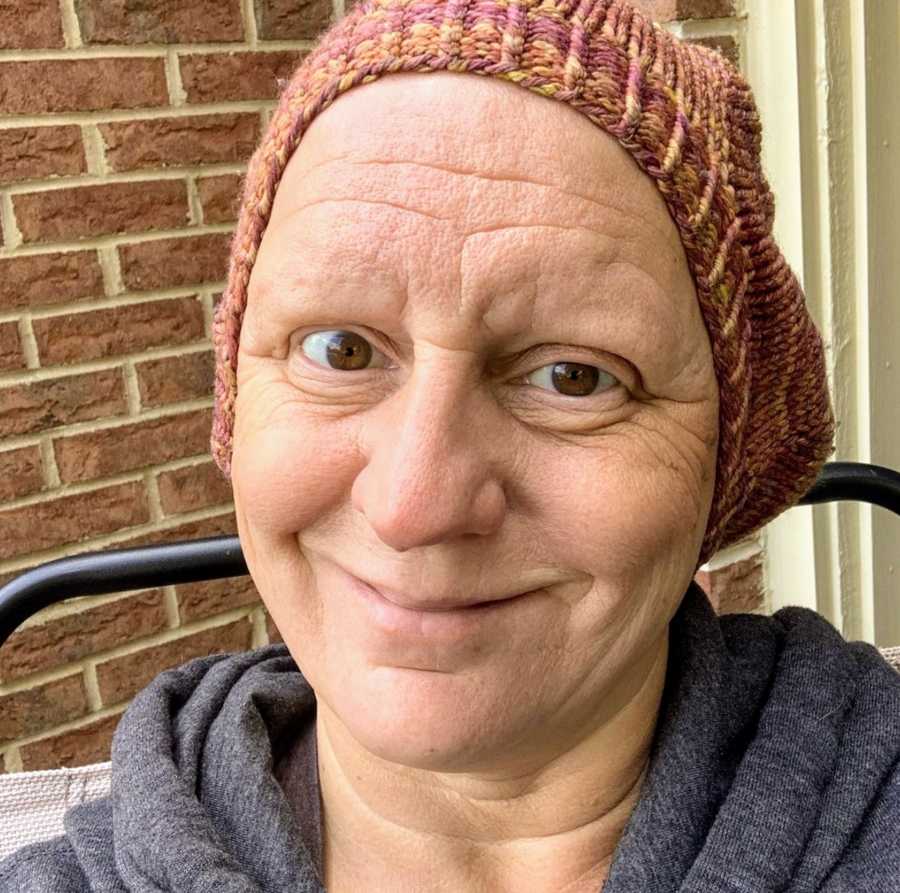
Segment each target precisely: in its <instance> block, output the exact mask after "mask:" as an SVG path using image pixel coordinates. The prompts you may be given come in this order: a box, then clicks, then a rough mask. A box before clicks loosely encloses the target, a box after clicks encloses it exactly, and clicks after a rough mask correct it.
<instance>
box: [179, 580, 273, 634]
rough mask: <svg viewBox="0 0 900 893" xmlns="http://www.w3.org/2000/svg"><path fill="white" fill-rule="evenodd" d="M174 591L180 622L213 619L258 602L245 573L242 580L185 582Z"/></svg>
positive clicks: (253, 586) (250, 581) (257, 596)
mask: <svg viewBox="0 0 900 893" xmlns="http://www.w3.org/2000/svg"><path fill="white" fill-rule="evenodd" d="M175 592H176V593H177V594H178V612H179V614H180V616H181V622H182V623H189V622H191V621H192V620H200V619H202V618H204V617H214V616H215V615H216V614H224V613H225V612H226V611H231V610H232V609H234V608H242V607H243V606H244V605H252V604H255V603H256V602H258V601H259V600H260V599H259V593H258V592H257V591H256V586H255V585H254V584H253V578H252V577H251V576H250V575H249V574H246V575H245V576H243V577H226V578H225V579H223V580H205V581H203V582H200V583H185V584H182V585H181V586H176V587H175Z"/></svg>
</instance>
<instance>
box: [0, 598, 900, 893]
mask: <svg viewBox="0 0 900 893" xmlns="http://www.w3.org/2000/svg"><path fill="white" fill-rule="evenodd" d="M314 723H315V696H314V693H313V691H312V689H311V688H310V686H309V685H308V684H307V682H306V680H305V679H304V678H303V676H302V675H301V674H300V672H299V670H298V669H297V666H296V664H295V663H294V661H293V659H292V658H291V656H290V654H289V652H288V651H287V648H286V646H285V645H283V644H278V645H269V646H266V647H264V648H259V649H257V650H255V651H248V652H242V653H237V654H227V655H215V656H212V657H204V658H200V659H197V660H192V661H190V662H188V663H186V664H184V665H182V666H180V667H177V668H175V669H172V670H167V671H166V672H164V673H161V674H159V675H158V676H157V677H156V678H155V679H154V680H153V682H151V683H150V684H149V685H148V686H147V687H146V688H145V689H144V690H143V691H141V692H140V694H139V695H138V696H137V697H136V698H135V699H134V700H133V701H132V703H131V704H130V706H129V707H128V709H127V710H126V712H125V713H124V715H123V716H122V719H121V720H120V722H119V726H118V728H117V730H116V734H115V737H114V739H113V747H112V764H113V774H112V786H111V789H110V794H109V796H108V797H104V798H102V799H100V800H95V801H92V802H90V803H84V804H80V805H79V806H76V807H74V808H73V809H71V810H70V811H69V812H68V813H67V814H66V819H65V829H66V831H65V834H64V835H61V836H59V837H56V838H54V839H53V840H50V841H47V842H45V843H38V844H33V845H31V846H28V847H25V848H23V849H21V850H19V851H17V852H16V853H13V854H12V855H11V856H9V857H8V858H7V859H6V860H4V861H3V862H0V890H2V891H16V893H22V891H28V893H45V891H53V893H57V891H59V893H62V891H66V893H73V891H79V893H80V891H88V890H92V891H103V893H113V891H117V893H118V891H126V890H130V891H140V893H150V891H160V890H164V891H178V893H181V891H184V893H187V891H190V893H207V891H208V893H250V891H284V893H287V891H291V893H313V891H322V890H323V886H322V884H321V882H320V880H319V874H320V871H321V868H320V864H319V863H320V861H321V847H322V839H321V831H320V820H319V816H320V812H319V809H320V803H319V789H318V778H317V773H316V772H315V771H314V767H315V765H316V763H315V749H314V748H315V735H314V729H315V725H314ZM676 890H677V891H682V893H688V891H691V893H707V891H708V893H714V891H715V893H719V891H721V893H726V891H727V893H766V891H771V893H775V891H779V893H781V891H786V893H813V891H820V893H847V891H867V893H889V891H898V893H900V674H897V673H896V672H895V671H894V670H893V669H892V668H891V667H890V665H888V664H887V663H886V661H885V660H884V659H883V658H882V657H881V655H880V654H879V653H878V651H877V649H875V648H873V647H872V646H870V645H867V644H865V643H861V642H854V643H847V642H845V641H844V640H843V639H842V638H841V637H840V635H839V634H838V633H837V632H836V631H835V630H834V628H833V627H832V626H830V625H829V624H828V623H827V622H826V621H825V620H824V619H823V618H822V617H820V616H819V615H817V614H815V613H814V612H812V611H809V610H806V609H804V608H785V609H783V610H781V611H779V612H778V613H777V614H776V615H775V616H774V617H761V616H755V615H750V614H737V615H730V616H726V617H722V618H718V617H717V616H716V615H715V614H714V612H713V610H712V608H711V606H710V604H709V602H708V600H707V598H706V596H705V595H704V593H703V591H702V590H701V589H699V588H698V587H697V586H696V585H695V584H693V583H692V584H691V587H690V588H689V589H688V591H687V593H686V595H685V598H684V601H683V602H682V604H681V607H680V608H679V610H678V613H677V614H676V616H675V618H674V619H673V621H672V624H671V636H670V651H669V665H668V670H667V676H666V686H665V690H664V693H663V701H662V706H661V713H660V717H659V722H658V724H657V728H656V733H655V737H654V742H653V748H652V752H651V763H650V768H649V771H648V774H647V778H646V780H645V783H644V787H643V789H642V791H641V796H640V800H639V802H638V804H637V806H636V808H635V810H634V812H633V813H632V816H631V818H630V820H629V823H628V825H627V827H626V829H625V832H624V834H623V837H622V839H621V840H620V842H619V845H618V847H617V849H616V852H615V855H614V859H613V863H612V867H611V869H610V874H609V877H608V879H607V881H606V883H605V885H604V887H603V893H674V891H676Z"/></svg>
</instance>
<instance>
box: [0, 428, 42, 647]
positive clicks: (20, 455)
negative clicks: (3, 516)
mask: <svg viewBox="0 0 900 893" xmlns="http://www.w3.org/2000/svg"><path fill="white" fill-rule="evenodd" d="M41 468H42V463H41V448H40V447H39V446H37V445H36V444H35V445H34V446H26V447H19V448H18V449H15V450H4V451H3V452H0V502H9V501H10V500H11V499H19V498H21V497H22V496H30V495H31V494H32V493H37V492H39V491H40V490H43V488H44V475H43V473H42V471H41ZM0 585H2V584H0ZM0 653H2V650H0Z"/></svg>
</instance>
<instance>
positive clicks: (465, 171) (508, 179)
mask: <svg viewBox="0 0 900 893" xmlns="http://www.w3.org/2000/svg"><path fill="white" fill-rule="evenodd" d="M349 161H350V163H351V164H380V165H397V164H408V165H414V166H415V167H429V168H433V169H434V170H439V171H444V172H446V173H449V174H455V175H458V176H464V177H476V178H477V179H479V180H485V181H489V182H490V181H494V182H499V183H525V184H528V185H529V186H537V187H539V188H543V189H553V190H556V191H557V192H560V193H562V194H563V195H567V196H569V197H570V198H578V199H581V200H582V201H585V202H589V203H590V204H593V205H598V206H599V207H601V208H611V209H612V210H614V211H618V212H619V213H620V214H621V215H622V216H623V217H630V218H632V219H633V220H637V221H638V222H640V223H642V224H646V223H648V222H649V221H648V220H647V219H646V218H645V217H643V216H641V215H640V214H634V213H632V212H631V211H630V210H629V208H628V207H627V206H622V205H617V204H615V203H614V202H602V201H600V200H599V199H597V198H594V197H592V196H590V195H586V194H585V193H583V192H576V191H574V190H572V189H567V188H565V187H563V186H561V185H560V184H559V183H554V182H546V181H544V180H536V179H530V178H525V177H515V176H512V175H509V174H487V173H483V172H482V171H479V170H476V169H475V168H462V167H453V166H451V165H448V164H441V163H437V162H432V161H426V162H422V161H415V160H406V159H394V158H372V159H365V160H357V159H354V158H350V159H349ZM642 175H643V176H646V175H645V174H643V173H642ZM673 225H674V222H673ZM654 229H656V227H654Z"/></svg>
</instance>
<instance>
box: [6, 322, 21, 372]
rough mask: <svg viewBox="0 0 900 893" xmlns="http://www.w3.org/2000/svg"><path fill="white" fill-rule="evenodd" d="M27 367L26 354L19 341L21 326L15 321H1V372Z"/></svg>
mask: <svg viewBox="0 0 900 893" xmlns="http://www.w3.org/2000/svg"><path fill="white" fill-rule="evenodd" d="M23 368H25V355H24V354H23V353H22V345H21V343H20V341H19V326H18V324H17V323H16V322H15V321H13V322H2V323H0V372H9V371H11V370H14V369H23Z"/></svg>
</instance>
